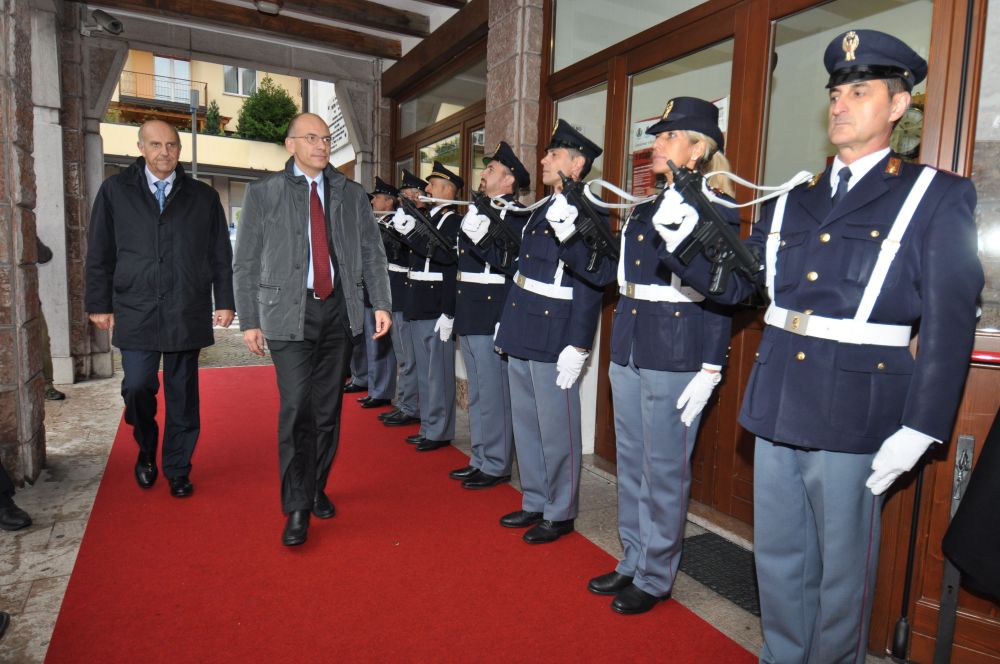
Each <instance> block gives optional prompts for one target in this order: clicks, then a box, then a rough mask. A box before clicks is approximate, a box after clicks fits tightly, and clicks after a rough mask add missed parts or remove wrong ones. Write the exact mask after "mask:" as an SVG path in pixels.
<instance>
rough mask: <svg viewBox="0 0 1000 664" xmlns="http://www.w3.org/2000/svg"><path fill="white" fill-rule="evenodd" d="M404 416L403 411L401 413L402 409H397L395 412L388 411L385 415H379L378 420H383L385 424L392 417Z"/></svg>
mask: <svg viewBox="0 0 1000 664" xmlns="http://www.w3.org/2000/svg"><path fill="white" fill-rule="evenodd" d="M402 414H403V411H401V410H400V409H398V408H396V409H394V410H387V411H385V412H384V413H379V414H378V418H379V419H380V420H382V421H383V422H385V421H386V420H387V419H389V418H390V417H396V416H397V415H402Z"/></svg>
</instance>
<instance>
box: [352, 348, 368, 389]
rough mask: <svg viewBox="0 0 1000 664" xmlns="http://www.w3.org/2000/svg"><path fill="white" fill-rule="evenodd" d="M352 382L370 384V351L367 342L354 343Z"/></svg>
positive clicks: (362, 385)
mask: <svg viewBox="0 0 1000 664" xmlns="http://www.w3.org/2000/svg"><path fill="white" fill-rule="evenodd" d="M351 382H352V383H354V384H355V385H360V386H361V387H367V386H368V351H367V350H365V344H354V350H353V351H351Z"/></svg>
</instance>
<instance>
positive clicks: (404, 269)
mask: <svg viewBox="0 0 1000 664" xmlns="http://www.w3.org/2000/svg"><path fill="white" fill-rule="evenodd" d="M386 265H388V266H389V272H409V271H410V268H408V267H403V266H402V265H396V264H395V263H386Z"/></svg>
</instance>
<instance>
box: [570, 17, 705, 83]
mask: <svg viewBox="0 0 1000 664" xmlns="http://www.w3.org/2000/svg"><path fill="white" fill-rule="evenodd" d="M702 1H703V0H671V1H670V2H663V0H616V1H615V2H608V1H607V0H572V1H570V0H558V1H557V2H556V11H555V14H556V16H555V40H554V46H553V49H552V65H553V71H559V70H560V69H562V68H563V67H567V66H569V65H571V64H573V63H575V62H579V61H580V60H583V59H584V58H586V57H587V56H590V55H593V54H594V53H597V52H598V51H602V50H604V49H605V48H607V47H608V46H611V45H612V44H617V43H618V42H620V41H622V40H624V39H628V38H629V37H631V36H633V35H637V34H639V33H640V32H642V31H643V30H646V29H648V28H651V27H653V26H654V25H656V24H657V23H662V22H663V21H666V20H667V19H668V18H672V17H674V16H677V15H678V14H682V13H684V12H686V11H687V10H689V9H691V8H692V7H696V6H698V5H699V4H701V3H702Z"/></svg>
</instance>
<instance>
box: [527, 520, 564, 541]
mask: <svg viewBox="0 0 1000 664" xmlns="http://www.w3.org/2000/svg"><path fill="white" fill-rule="evenodd" d="M571 532H573V519H566V520H565V521H549V520H548V519H546V520H545V521H542V522H541V523H539V524H537V525H536V526H535V527H534V528H532V529H531V530H529V531H528V532H526V533H525V534H524V541H525V542H527V543H528V544H548V543H549V542H555V541H556V540H557V539H559V538H560V537H562V536H563V535H568V534H569V533H571Z"/></svg>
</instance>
